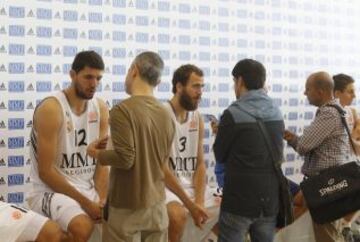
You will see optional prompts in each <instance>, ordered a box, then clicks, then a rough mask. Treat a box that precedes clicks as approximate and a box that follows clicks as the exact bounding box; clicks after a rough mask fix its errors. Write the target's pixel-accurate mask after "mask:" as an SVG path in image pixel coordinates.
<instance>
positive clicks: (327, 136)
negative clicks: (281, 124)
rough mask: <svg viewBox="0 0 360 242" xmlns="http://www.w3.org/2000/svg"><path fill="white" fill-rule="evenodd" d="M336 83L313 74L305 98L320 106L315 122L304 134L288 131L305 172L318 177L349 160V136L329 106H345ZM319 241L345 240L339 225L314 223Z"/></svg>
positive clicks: (329, 78) (322, 73)
mask: <svg viewBox="0 0 360 242" xmlns="http://www.w3.org/2000/svg"><path fill="white" fill-rule="evenodd" d="M333 88H334V82H333V80H332V78H331V76H330V75H329V74H328V73H326V72H316V73H313V74H311V75H310V76H309V77H308V79H307V80H306V85H305V92H304V95H305V96H306V97H307V99H308V100H309V103H310V104H311V105H314V106H316V107H318V109H317V111H316V117H315V119H314V121H313V122H312V123H311V124H310V125H309V126H308V127H306V128H304V132H303V135H301V136H297V135H296V134H294V133H292V132H290V131H289V130H286V131H285V134H284V139H285V140H286V141H287V142H288V144H289V145H290V146H291V147H293V148H294V149H295V150H296V151H297V152H298V153H299V154H300V155H303V156H304V164H303V166H302V169H301V171H302V173H303V174H304V175H305V176H307V177H311V176H315V175H317V174H319V172H320V171H321V170H323V169H326V168H329V167H332V166H337V165H341V164H343V163H345V162H347V161H348V160H349V158H350V157H349V156H350V154H351V153H350V143H349V137H348V135H347V133H346V131H345V128H344V125H343V124H342V122H341V117H340V114H339V112H338V111H337V110H336V109H335V108H334V107H331V106H329V105H336V106H339V107H340V108H342V107H341V105H340V103H339V102H338V100H337V99H334V97H333ZM314 232H315V237H316V241H317V242H332V241H334V242H335V241H336V242H341V241H345V240H344V238H343V236H342V234H341V228H340V227H339V223H338V222H334V223H329V224H324V225H318V224H315V223H314Z"/></svg>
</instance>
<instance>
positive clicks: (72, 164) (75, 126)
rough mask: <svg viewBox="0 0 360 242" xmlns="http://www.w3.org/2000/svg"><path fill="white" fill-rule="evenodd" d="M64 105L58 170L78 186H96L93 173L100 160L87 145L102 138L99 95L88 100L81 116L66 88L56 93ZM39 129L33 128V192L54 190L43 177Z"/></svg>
mask: <svg viewBox="0 0 360 242" xmlns="http://www.w3.org/2000/svg"><path fill="white" fill-rule="evenodd" d="M53 97H54V98H56V99H57V100H58V102H59V103H60V105H61V108H62V113H63V123H62V124H61V127H60V130H59V133H58V147H57V153H56V159H55V161H54V165H55V167H56V169H57V170H58V172H59V173H60V174H61V175H63V176H64V177H65V179H66V180H67V181H68V182H69V183H70V184H71V185H73V186H74V187H75V188H77V189H78V190H80V191H81V190H88V189H91V188H92V187H93V186H94V183H93V177H94V172H95V166H96V160H95V159H94V158H92V157H90V156H88V155H87V154H86V148H87V145H88V144H90V143H91V142H92V141H94V140H96V139H97V138H99V131H100V130H99V129H100V111H99V105H98V101H97V99H96V98H94V99H91V100H89V101H88V102H87V106H86V110H85V112H84V113H82V114H81V115H80V116H77V115H76V114H74V113H73V112H72V110H71V108H70V105H69V103H68V101H67V99H66V96H65V94H64V93H63V92H59V93H57V94H55V95H54V96H53ZM36 140H37V131H36V130H35V129H34V127H33V129H32V131H31V148H30V149H31V150H30V156H31V172H30V176H31V181H32V184H33V192H34V193H36V192H45V191H52V190H51V189H50V188H49V187H48V186H47V185H46V184H44V183H43V182H42V180H41V179H40V178H39V172H38V162H37V154H36V149H37V143H36Z"/></svg>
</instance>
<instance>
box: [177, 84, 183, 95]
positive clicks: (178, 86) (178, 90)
mask: <svg viewBox="0 0 360 242" xmlns="http://www.w3.org/2000/svg"><path fill="white" fill-rule="evenodd" d="M183 88H184V86H183V85H182V84H181V83H180V82H178V83H176V93H181V92H182V89H183Z"/></svg>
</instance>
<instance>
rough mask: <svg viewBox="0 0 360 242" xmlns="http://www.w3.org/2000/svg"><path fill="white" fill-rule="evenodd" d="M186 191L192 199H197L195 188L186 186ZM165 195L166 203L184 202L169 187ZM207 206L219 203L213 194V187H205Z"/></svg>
mask: <svg viewBox="0 0 360 242" xmlns="http://www.w3.org/2000/svg"><path fill="white" fill-rule="evenodd" d="M184 191H185V192H186V194H187V195H188V196H189V198H190V199H191V200H194V199H195V191H194V188H192V187H191V188H184ZM165 195H166V204H168V203H169V202H174V201H175V202H178V203H180V204H183V203H182V202H181V200H180V198H178V197H177V196H176V195H175V194H174V193H173V192H171V191H170V190H169V189H167V188H166V189H165ZM204 200H205V207H206V208H207V207H212V206H215V205H217V202H216V201H215V200H216V199H215V197H214V196H213V194H212V192H211V189H210V188H208V187H206V188H205V198H204Z"/></svg>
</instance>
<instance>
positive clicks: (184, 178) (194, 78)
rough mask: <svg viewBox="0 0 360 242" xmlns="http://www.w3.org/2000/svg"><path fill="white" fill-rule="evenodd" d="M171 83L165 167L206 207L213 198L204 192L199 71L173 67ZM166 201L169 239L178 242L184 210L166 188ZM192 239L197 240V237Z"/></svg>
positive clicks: (202, 84) (183, 221) (200, 75)
mask: <svg viewBox="0 0 360 242" xmlns="http://www.w3.org/2000/svg"><path fill="white" fill-rule="evenodd" d="M172 84H173V89H172V92H173V93H174V96H173V97H172V99H171V100H170V101H169V102H167V103H165V107H166V109H167V110H168V111H169V113H170V115H171V117H172V118H173V120H174V123H175V126H176V129H175V137H174V143H173V145H172V149H171V152H170V157H169V168H170V170H172V172H173V173H174V174H175V176H176V177H177V178H178V181H179V182H180V184H181V185H182V187H183V188H184V190H185V191H186V192H187V194H188V195H189V196H190V197H191V198H192V199H193V201H194V202H195V203H196V204H197V205H199V206H200V207H202V208H206V207H208V206H212V205H213V204H209V203H212V202H213V198H212V195H211V194H210V193H209V192H206V190H207V189H206V167H205V162H204V156H203V136H204V124H203V120H202V118H201V115H200V113H199V112H198V111H197V110H196V109H197V108H198V105H199V102H200V100H201V95H202V89H203V87H204V78H203V72H202V70H201V69H199V68H198V67H196V66H194V65H190V64H187V65H183V66H181V67H179V68H178V69H177V70H175V72H174V75H173V79H172ZM166 202H167V209H168V214H169V240H170V242H178V241H180V239H181V237H182V235H183V231H184V228H185V224H186V218H187V213H188V212H187V210H186V208H185V207H184V205H183V204H182V203H181V202H180V200H179V199H178V198H177V197H176V196H175V195H174V194H173V193H172V192H171V191H170V190H166ZM217 210H218V209H217ZM210 214H211V213H210ZM210 220H211V218H210ZM214 223H215V222H214ZM214 223H213V224H214ZM213 224H212V225H213ZM212 225H211V227H212ZM211 227H210V228H209V230H210V229H211ZM192 239H193V241H196V240H197V238H192Z"/></svg>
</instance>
